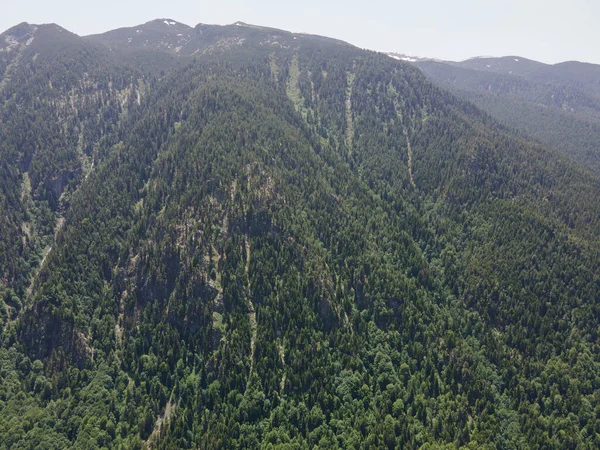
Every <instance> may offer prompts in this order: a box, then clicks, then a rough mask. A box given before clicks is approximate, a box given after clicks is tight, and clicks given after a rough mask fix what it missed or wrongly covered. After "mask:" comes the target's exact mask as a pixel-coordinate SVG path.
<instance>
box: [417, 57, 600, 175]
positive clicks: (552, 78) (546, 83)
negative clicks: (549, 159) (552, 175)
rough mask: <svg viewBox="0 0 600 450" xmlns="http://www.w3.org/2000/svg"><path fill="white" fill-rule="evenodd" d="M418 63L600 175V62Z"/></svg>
mask: <svg viewBox="0 0 600 450" xmlns="http://www.w3.org/2000/svg"><path fill="white" fill-rule="evenodd" d="M414 63H415V64H416V65H417V66H418V67H419V68H420V69H422V70H423V71H424V72H425V73H426V74H427V75H428V76H429V77H430V78H431V79H432V80H433V81H435V82H436V83H437V84H439V85H440V86H442V87H443V88H445V89H449V90H450V91H452V92H453V93H454V94H456V95H458V96H459V97H461V98H463V99H466V100H468V101H471V102H473V103H475V104H476V105H477V106H478V107H480V108H481V109H482V110H484V111H486V112H488V113H489V114H491V115H492V116H493V117H494V118H495V119H497V120H498V121H500V122H501V123H504V124H506V125H508V126H510V127H512V128H514V129H516V130H519V131H521V132H523V133H525V134H526V135H528V136H531V137H532V138H534V139H537V140H539V141H540V142H542V143H544V144H546V145H548V146H550V147H552V148H554V149H556V150H558V151H560V152H562V153H563V154H565V155H567V156H569V157H571V158H573V159H574V160H575V161H577V162H579V163H581V164H582V165H584V166H585V167H587V168H588V169H590V170H592V171H594V172H595V173H600V144H599V143H600V66H598V65H594V64H585V63H579V62H565V63H559V64H554V65H549V64H543V63H540V62H537V61H532V60H529V59H526V58H521V57H518V56H508V57H502V58H487V57H481V58H473V59H469V60H467V61H463V62H446V61H431V60H415V61H414Z"/></svg>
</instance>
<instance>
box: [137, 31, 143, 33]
mask: <svg viewBox="0 0 600 450" xmlns="http://www.w3.org/2000/svg"><path fill="white" fill-rule="evenodd" d="M135 32H136V33H143V31H142V30H135Z"/></svg>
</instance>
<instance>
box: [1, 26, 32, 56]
mask: <svg viewBox="0 0 600 450" xmlns="http://www.w3.org/2000/svg"><path fill="white" fill-rule="evenodd" d="M37 29H38V26H37V25H30V24H28V23H27V22H23V23H20V24H18V25H15V26H14V27H12V28H10V29H8V30H6V31H5V32H4V33H2V34H1V35H0V52H11V51H12V50H13V49H16V48H18V47H19V46H21V45H29V44H31V43H32V42H33V39H34V36H35V33H36V31H37Z"/></svg>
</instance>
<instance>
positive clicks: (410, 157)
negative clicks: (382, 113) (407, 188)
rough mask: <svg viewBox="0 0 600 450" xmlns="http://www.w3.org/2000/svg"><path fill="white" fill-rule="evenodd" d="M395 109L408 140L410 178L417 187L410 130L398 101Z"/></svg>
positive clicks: (411, 182)
mask: <svg viewBox="0 0 600 450" xmlns="http://www.w3.org/2000/svg"><path fill="white" fill-rule="evenodd" d="M394 109H395V110H396V115H397V116H398V119H399V120H400V124H401V125H402V133H403V134H404V137H405V138H406V149H407V150H406V151H407V153H408V175H409V177H410V184H412V185H413V186H415V178H414V176H413V153H412V147H411V146H410V138H409V136H408V130H407V128H406V126H405V125H404V118H403V117H402V113H401V112H400V110H399V109H398V101H397V100H394Z"/></svg>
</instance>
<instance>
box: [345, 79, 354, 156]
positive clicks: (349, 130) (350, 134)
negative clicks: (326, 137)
mask: <svg viewBox="0 0 600 450" xmlns="http://www.w3.org/2000/svg"><path fill="white" fill-rule="evenodd" d="M347 80H348V84H347V86H346V142H347V144H348V148H350V149H351V148H352V139H354V124H353V122H352V84H353V83H354V74H353V73H348V74H347Z"/></svg>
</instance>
